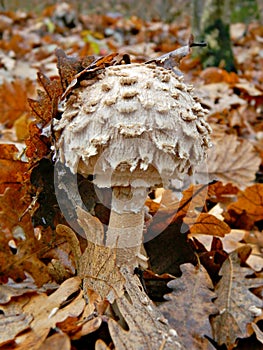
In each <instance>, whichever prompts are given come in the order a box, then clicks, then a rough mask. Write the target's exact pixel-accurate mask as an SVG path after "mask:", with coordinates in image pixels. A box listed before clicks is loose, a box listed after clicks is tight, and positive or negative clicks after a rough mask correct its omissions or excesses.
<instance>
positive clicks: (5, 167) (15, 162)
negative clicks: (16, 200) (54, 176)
mask: <svg viewBox="0 0 263 350" xmlns="http://www.w3.org/2000/svg"><path fill="white" fill-rule="evenodd" d="M18 155H19V151H18V149H17V147H16V146H15V145H13V144H0V172H1V173H0V175H1V177H0V193H3V192H4V191H5V189H6V188H7V187H12V188H13V189H15V188H16V189H17V188H18V187H21V184H22V183H23V182H25V181H26V180H27V179H28V177H29V175H28V174H27V173H26V172H27V168H28V165H27V163H25V162H22V161H21V160H19V159H17V158H18Z"/></svg>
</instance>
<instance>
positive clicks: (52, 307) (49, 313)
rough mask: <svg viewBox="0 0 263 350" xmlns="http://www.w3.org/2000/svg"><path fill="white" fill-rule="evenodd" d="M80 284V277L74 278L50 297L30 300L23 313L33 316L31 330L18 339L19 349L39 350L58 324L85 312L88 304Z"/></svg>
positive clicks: (42, 295) (41, 295) (64, 283)
mask: <svg viewBox="0 0 263 350" xmlns="http://www.w3.org/2000/svg"><path fill="white" fill-rule="evenodd" d="M80 283H81V280H80V278H79V277H72V278H69V279H68V280H66V281H65V282H63V283H62V284H61V286H60V287H59V289H58V290H56V291H55V292H54V293H53V294H51V295H50V296H47V295H46V294H39V295H35V296H33V297H31V298H30V300H29V302H28V303H27V304H26V305H25V306H24V307H23V312H24V313H25V314H26V315H32V316H33V321H32V322H31V323H30V330H29V331H28V332H26V333H23V334H22V335H21V336H19V337H17V339H16V342H17V343H18V344H19V346H17V349H19V350H26V349H30V350H37V349H39V347H40V345H41V344H42V343H43V342H44V340H45V339H46V337H47V335H48V333H49V331H50V329H51V328H54V327H55V326H56V324H57V323H58V322H61V321H63V320H65V319H66V318H68V317H73V316H79V315H80V314H81V313H82V312H83V309H84V307H85V304H86V303H85V300H84V298H83V295H82V292H81V291H80ZM78 292H79V294H78V295H77V296H76V297H73V300H71V299H70V298H71V296H72V295H75V294H76V293H78ZM68 300H70V303H69V304H67V302H68ZM65 303H66V306H65Z"/></svg>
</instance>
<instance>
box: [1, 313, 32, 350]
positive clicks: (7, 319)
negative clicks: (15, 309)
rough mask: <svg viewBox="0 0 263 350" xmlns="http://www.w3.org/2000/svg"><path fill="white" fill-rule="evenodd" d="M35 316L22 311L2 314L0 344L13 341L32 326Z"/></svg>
mask: <svg viewBox="0 0 263 350" xmlns="http://www.w3.org/2000/svg"><path fill="white" fill-rule="evenodd" d="M32 319H33V317H32V316H31V315H26V314H23V313H20V314H19V315H0V346H2V345H5V344H8V343H9V342H12V341H13V340H14V338H15V337H16V336H17V335H18V334H19V333H21V332H24V331H26V330H27V329H29V328H30V323H31V321H32Z"/></svg>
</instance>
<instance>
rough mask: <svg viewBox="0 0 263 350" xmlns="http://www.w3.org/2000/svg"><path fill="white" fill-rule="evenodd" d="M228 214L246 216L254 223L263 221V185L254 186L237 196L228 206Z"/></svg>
mask: <svg viewBox="0 0 263 350" xmlns="http://www.w3.org/2000/svg"><path fill="white" fill-rule="evenodd" d="M227 209H228V212H229V213H230V214H231V213H232V212H235V213H236V215H238V216H241V215H244V214H246V216H247V217H248V218H249V219H250V220H251V221H252V222H253V223H254V222H256V221H260V220H262V219H263V184H260V183H258V184H254V185H252V186H250V187H248V188H246V189H245V190H244V191H240V192H239V193H238V195H237V201H236V202H234V203H232V204H230V205H229V206H228V208H227Z"/></svg>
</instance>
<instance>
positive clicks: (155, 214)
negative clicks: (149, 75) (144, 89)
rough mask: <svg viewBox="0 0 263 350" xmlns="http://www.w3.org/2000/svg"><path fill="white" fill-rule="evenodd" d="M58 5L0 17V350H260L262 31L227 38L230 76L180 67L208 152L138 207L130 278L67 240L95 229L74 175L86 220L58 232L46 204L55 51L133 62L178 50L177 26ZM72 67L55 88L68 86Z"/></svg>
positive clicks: (237, 31)
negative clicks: (137, 251) (138, 243)
mask: <svg viewBox="0 0 263 350" xmlns="http://www.w3.org/2000/svg"><path fill="white" fill-rule="evenodd" d="M63 6H64V5H62V4H60V5H56V6H52V7H47V8H45V9H44V10H43V11H42V12H41V13H38V14H37V15H36V14H34V12H33V11H32V12H23V11H16V12H11V11H10V12H2V13H1V14H0V35H1V37H0V112H1V113H0V229H1V233H0V280H1V285H0V349H19V350H21V349H36V350H37V349H40V350H47V349H63V350H67V349H72V350H73V349H76V350H79V349H80V350H82V349H83V350H84V349H96V350H102V349H104V350H105V349H106V350H107V349H108V350H109V349H116V350H122V349H129V350H130V349H132V350H138V349H153V350H155V349H156V350H157V349H160V350H161V349H166V350H168V349H204V350H206V349H211V350H212V349H222V350H224V349H227V350H230V349H234V348H235V349H246V350H250V349H251V350H252V349H253V350H255V349H258V350H259V349H262V347H263V312H262V299H263V183H262V182H263V26H262V25H260V24H259V23H257V22H253V23H250V24H244V23H236V24H233V25H232V26H231V40H232V45H233V52H234V57H235V62H236V69H237V73H234V72H227V71H225V70H224V63H223V62H222V65H221V67H209V68H206V69H202V65H201V63H200V60H199V58H198V51H197V50H196V49H195V48H193V49H192V53H191V54H188V55H187V56H186V57H184V58H183V60H182V61H181V63H180V67H179V68H180V70H181V71H182V72H183V75H184V81H185V83H187V84H192V85H193V86H194V91H195V94H196V95H197V96H198V97H199V98H200V100H201V103H202V106H203V107H204V108H205V109H207V111H208V115H207V121H208V122H209V124H210V125H211V126H212V129H213V133H212V136H211V141H212V143H213V147H211V149H210V150H209V153H208V158H207V162H206V169H205V175H204V169H201V168H199V169H197V175H196V177H195V178H194V180H195V183H192V184H190V185H188V186H185V187H182V189H181V191H178V188H175V185H174V184H173V183H172V184H171V186H170V188H169V189H158V190H155V191H153V192H152V193H151V195H150V196H149V197H148V198H147V201H146V207H147V208H148V209H147V210H148V216H147V220H148V221H146V228H145V237H147V239H146V242H145V245H144V248H145V252H146V254H147V256H148V267H147V268H145V269H144V270H139V269H138V271H137V273H136V274H134V275H133V274H131V273H130V272H128V271H127V270H126V269H125V268H124V269H120V268H118V267H117V266H116V264H115V255H114V252H113V251H109V250H106V249H105V247H102V246H96V244H95V245H94V244H93V243H92V242H89V241H88V242H87V241H86V240H85V239H83V237H81V236H80V235H78V236H77V235H76V234H75V233H74V231H73V230H72V229H71V228H70V227H73V228H74V227H76V225H80V226H81V227H82V228H84V231H85V230H89V231H94V235H96V234H97V233H98V230H103V226H102V223H103V224H104V225H107V224H108V220H109V214H110V213H109V209H108V208H107V207H106V206H104V205H103V203H101V202H100V201H99V200H98V198H97V197H96V193H95V192H94V188H93V186H92V183H91V182H90V181H89V179H84V178H82V177H78V185H79V191H80V192H81V191H82V192H81V196H82V200H83V202H84V203H85V205H86V207H88V210H89V213H86V214H85V213H84V211H78V212H77V213H73V214H72V216H71V219H70V220H67V221H66V220H65V218H64V217H63V215H62V213H61V210H60V208H59V206H58V203H57V198H56V194H55V185H54V164H53V153H52V147H51V144H52V136H51V135H49V134H48V132H47V126H48V124H50V121H51V118H52V113H53V112H54V109H53V108H54V106H53V105H52V103H53V102H54V99H53V96H52V95H56V94H57V90H56V89H55V88H56V87H59V89H62V88H63V87H61V86H60V85H59V84H60V81H59V79H58V77H59V72H58V68H57V56H56V53H55V51H56V49H57V48H60V49H62V50H64V51H65V53H66V55H67V56H74V57H79V59H82V60H85V58H86V57H87V56H91V55H92V56H95V57H98V56H106V57H107V59H109V57H111V56H109V55H110V54H111V53H113V52H119V53H121V54H127V55H129V57H130V59H131V61H132V62H137V63H143V62H146V61H147V60H150V59H156V58H158V57H159V56H161V55H163V54H165V53H167V52H171V51H173V50H176V49H178V48H180V47H182V46H185V47H186V48H187V45H188V41H189V38H190V35H191V26H190V22H189V18H188V17H185V18H183V19H182V18H181V20H180V22H177V23H176V22H171V23H169V24H168V23H165V22H161V21H158V20H155V21H146V20H144V19H142V18H139V17H136V16H132V17H124V16H122V15H120V14H118V13H108V14H106V13H105V14H95V13H93V14H92V15H88V14H79V13H77V12H76V11H74V10H73V8H72V7H70V6H69V7H66V8H64V7H63ZM195 50H196V51H195ZM204 50H207V49H206V48H204ZM208 53H209V52H208ZM60 57H61V56H60ZM65 57H66V56H65ZM95 57H94V60H95ZM73 61H74V60H73ZM73 61H72V59H70V58H69V57H67V58H65V60H64V61H63V62H62V63H61V66H59V69H60V77H61V71H62V75H63V74H64V78H65V74H67V77H71V78H72V76H71V74H72V72H70V71H67V69H68V67H69V68H72V67H73V66H72V62H73ZM69 62H71V63H69ZM74 62H75V61H74ZM91 62H93V61H91ZM102 62H103V61H102ZM104 62H105V60H104ZM38 72H41V74H39V75H38ZM63 72H64V73H63ZM37 76H38V77H39V79H37ZM62 80H63V79H62ZM62 82H63V81H62ZM64 82H65V80H64ZM62 85H63V84H62ZM54 87H55V88H54ZM43 88H44V89H43ZM39 89H40V90H41V91H42V92H39V91H38V90H39ZM52 89H53V90H52ZM62 90H63V89H62ZM62 90H61V91H62ZM62 92H63V91H62ZM28 98H30V99H31V100H30V101H31V102H29V103H28ZM32 99H33V100H34V99H36V100H37V102H34V101H32ZM29 104H30V106H31V110H30V108H29ZM32 110H34V113H33V112H32ZM48 118H49V120H48ZM83 188H84V189H83ZM67 191H68V189H67V190H65V193H64V195H65V196H66V195H67V194H68V192H67ZM106 195H107V194H106ZM64 200H66V201H67V199H64ZM90 213H91V214H92V216H91V215H90ZM71 220H72V222H71ZM99 220H100V221H99ZM149 237H150V238H151V239H150V238H149ZM81 256H84V257H85V259H84V258H83V257H81ZM88 263H89V264H88ZM85 264H86V265H85ZM87 265H89V267H87ZM83 269H86V270H85V271H86V272H85V274H84V275H83ZM87 269H88V270H87ZM80 271H82V273H80ZM167 284H168V285H167ZM142 286H143V287H142ZM124 291H125V292H124Z"/></svg>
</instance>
